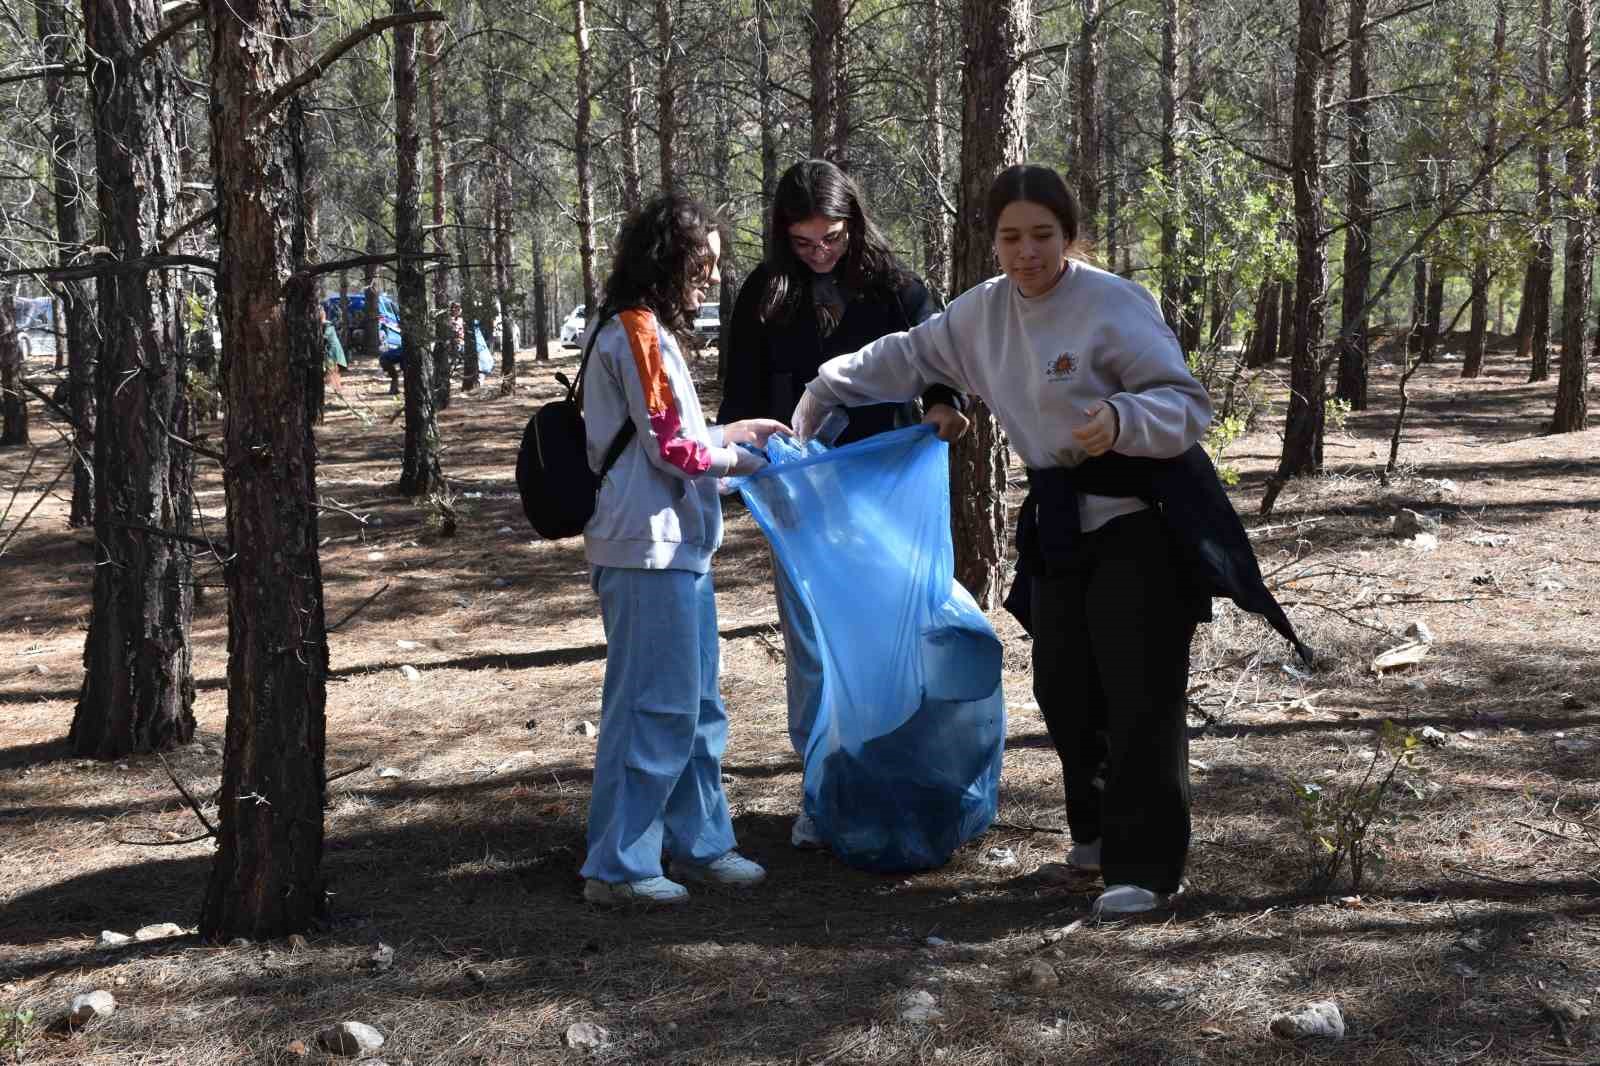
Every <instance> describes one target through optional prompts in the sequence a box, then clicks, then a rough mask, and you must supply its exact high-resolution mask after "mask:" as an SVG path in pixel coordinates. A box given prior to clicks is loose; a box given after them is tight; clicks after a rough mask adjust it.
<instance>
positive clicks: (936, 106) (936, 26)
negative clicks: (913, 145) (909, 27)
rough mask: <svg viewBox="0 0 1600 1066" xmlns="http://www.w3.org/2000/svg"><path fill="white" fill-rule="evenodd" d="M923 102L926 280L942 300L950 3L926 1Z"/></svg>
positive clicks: (946, 291) (946, 286) (945, 285)
mask: <svg viewBox="0 0 1600 1066" xmlns="http://www.w3.org/2000/svg"><path fill="white" fill-rule="evenodd" d="M924 2H925V11H924V20H925V21H924V23H923V48H924V49H926V54H925V55H924V56H923V59H922V102H923V106H924V107H926V108H927V111H928V116H927V119H926V121H927V146H926V147H927V152H928V172H927V175H926V176H925V178H924V179H923V180H924V181H925V182H926V183H927V196H926V197H925V206H924V208H923V210H924V215H923V229H922V262H923V271H922V274H923V280H924V281H925V282H926V283H927V284H928V286H929V287H930V288H932V289H933V290H934V291H935V292H937V293H938V294H939V296H940V298H941V299H944V298H948V297H949V295H950V213H949V212H948V211H947V210H945V197H946V194H945V170H946V169H947V166H948V158H949V157H948V155H947V153H946V151H945V136H944V75H945V72H946V71H947V70H948V69H949V66H950V63H949V56H948V55H947V53H946V51H945V32H944V12H945V2H946V0H924Z"/></svg>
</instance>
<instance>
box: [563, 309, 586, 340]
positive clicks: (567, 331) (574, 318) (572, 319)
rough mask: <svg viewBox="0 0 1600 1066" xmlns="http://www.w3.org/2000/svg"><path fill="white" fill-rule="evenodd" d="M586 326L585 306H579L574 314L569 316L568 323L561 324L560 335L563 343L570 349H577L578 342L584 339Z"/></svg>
mask: <svg viewBox="0 0 1600 1066" xmlns="http://www.w3.org/2000/svg"><path fill="white" fill-rule="evenodd" d="M584 324H585V323H584V317H583V304H579V305H578V306H577V307H574V308H573V309H572V314H570V315H568V316H567V319H566V321H565V322H563V323H561V331H560V334H559V336H560V338H561V343H562V344H563V345H565V346H566V347H568V348H576V347H577V346H578V342H579V341H580V340H582V339H583V329H584Z"/></svg>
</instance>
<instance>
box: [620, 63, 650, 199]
mask: <svg viewBox="0 0 1600 1066" xmlns="http://www.w3.org/2000/svg"><path fill="white" fill-rule="evenodd" d="M624 47H625V48H626V49H627V58H626V59H624V60H623V63H622V92H623V96H622V114H621V119H622V210H623V211H625V212H627V213H628V214H632V213H633V212H635V211H637V210H639V205H640V204H642V203H643V202H644V197H643V195H642V193H641V191H640V181H639V123H640V114H639V110H640V109H639V94H640V93H641V92H642V91H643V90H642V89H641V88H640V87H639V64H638V61H637V60H636V59H635V58H634V54H633V50H632V48H631V47H628V46H624Z"/></svg>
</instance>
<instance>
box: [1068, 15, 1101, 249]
mask: <svg viewBox="0 0 1600 1066" xmlns="http://www.w3.org/2000/svg"><path fill="white" fill-rule="evenodd" d="M1079 6H1080V7H1081V8H1082V13H1083V21H1082V22H1081V23H1080V24H1079V28H1078V46H1077V61H1078V70H1077V74H1078V100H1077V105H1078V106H1077V118H1078V157H1077V159H1075V160H1073V166H1072V168H1071V175H1072V179H1073V180H1072V184H1073V186H1074V187H1075V188H1076V189H1077V190H1078V205H1079V206H1080V207H1082V208H1083V225H1082V227H1080V229H1081V231H1082V233H1083V236H1084V237H1085V238H1087V239H1088V240H1090V241H1094V240H1095V238H1096V237H1097V236H1098V235H1099V233H1100V222H1099V220H1100V181H1101V173H1100V157H1101V151H1102V149H1101V143H1100V52H1101V44H1100V0H1079Z"/></svg>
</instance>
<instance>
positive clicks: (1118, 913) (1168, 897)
mask: <svg viewBox="0 0 1600 1066" xmlns="http://www.w3.org/2000/svg"><path fill="white" fill-rule="evenodd" d="M1182 891H1183V886H1182V885H1179V886H1178V891H1177V892H1172V893H1167V892H1152V891H1150V890H1149V889H1148V888H1140V887H1139V886H1138V885H1112V886H1110V887H1109V888H1107V889H1106V890H1105V891H1104V892H1102V893H1100V898H1099V899H1097V900H1095V901H1094V910H1093V911H1091V912H1090V913H1091V914H1092V915H1093V916H1094V917H1096V918H1121V917H1123V916H1124V915H1129V914H1145V913H1148V912H1149V911H1153V910H1158V909H1160V908H1162V907H1165V906H1166V905H1167V904H1169V903H1171V902H1172V900H1173V899H1174V898H1175V897H1177V896H1178V895H1179V893H1181V892H1182Z"/></svg>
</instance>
